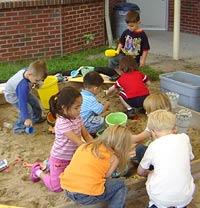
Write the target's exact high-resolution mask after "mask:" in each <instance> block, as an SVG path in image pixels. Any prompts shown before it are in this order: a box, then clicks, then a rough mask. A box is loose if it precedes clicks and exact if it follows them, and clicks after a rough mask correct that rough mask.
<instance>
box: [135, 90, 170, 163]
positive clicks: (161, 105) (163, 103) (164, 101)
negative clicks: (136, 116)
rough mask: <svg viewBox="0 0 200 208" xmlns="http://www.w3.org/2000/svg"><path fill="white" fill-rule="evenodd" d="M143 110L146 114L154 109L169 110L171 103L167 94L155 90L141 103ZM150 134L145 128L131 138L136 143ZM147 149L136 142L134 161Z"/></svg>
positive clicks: (138, 159)
mask: <svg viewBox="0 0 200 208" xmlns="http://www.w3.org/2000/svg"><path fill="white" fill-rule="evenodd" d="M143 107H144V110H145V111H146V114H147V115H148V114H150V113H151V112H154V111H156V110H160V109H163V110H167V111H171V110H172V108H171V103H170V100H169V98H168V96H167V95H166V94H165V93H163V92H156V93H152V94H150V95H149V96H148V97H146V99H145V100H144V103H143ZM151 136H152V134H151V131H149V129H148V128H146V129H145V130H144V131H143V132H141V133H140V134H136V135H133V136H132V137H133V139H134V141H135V142H136V143H142V142H143V141H144V140H145V139H148V138H150V137H151ZM146 149H147V146H145V145H143V144H138V145H137V147H136V158H135V160H134V161H135V162H140V161H141V159H142V157H143V155H144V153H145V151H146Z"/></svg>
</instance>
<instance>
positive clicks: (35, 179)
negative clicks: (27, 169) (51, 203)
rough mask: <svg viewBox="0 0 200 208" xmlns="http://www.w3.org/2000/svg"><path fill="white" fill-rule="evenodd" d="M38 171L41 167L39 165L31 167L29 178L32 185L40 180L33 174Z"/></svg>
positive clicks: (35, 164)
mask: <svg viewBox="0 0 200 208" xmlns="http://www.w3.org/2000/svg"><path fill="white" fill-rule="evenodd" d="M40 169H41V167H40V164H39V163H34V164H33V166H32V167H31V174H30V178H31V180H32V181H33V183H36V182H38V181H40V178H39V177H38V176H37V175H36V174H35V172H36V171H37V170H40Z"/></svg>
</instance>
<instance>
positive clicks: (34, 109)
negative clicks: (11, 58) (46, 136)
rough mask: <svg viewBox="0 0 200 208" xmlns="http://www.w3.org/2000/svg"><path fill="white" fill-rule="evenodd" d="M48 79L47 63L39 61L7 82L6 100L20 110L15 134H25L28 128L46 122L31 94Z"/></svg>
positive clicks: (34, 97) (15, 125) (36, 100)
mask: <svg viewBox="0 0 200 208" xmlns="http://www.w3.org/2000/svg"><path fill="white" fill-rule="evenodd" d="M46 77H47V66H46V63H45V62H44V61H42V60H38V61H35V62H33V63H31V64H30V65H29V67H28V68H24V69H21V70H20V71H18V72H17V73H16V74H15V75H13V76H12V77H11V78H10V79H9V80H8V81H7V83H6V86H5V90H4V96H5V99H6V101H7V102H8V103H10V104H12V105H13V106H15V107H16V108H17V109H18V110H19V118H18V119H17V121H16V122H15V124H14V128H13V132H14V133H23V132H25V128H26V127H30V126H32V125H33V124H34V123H40V122H42V121H44V120H45V119H44V118H42V109H41V107H40V104H39V102H38V99H37V98H36V96H34V95H33V94H32V93H31V88H32V87H34V85H38V84H40V82H41V81H42V80H44V79H45V78H46Z"/></svg>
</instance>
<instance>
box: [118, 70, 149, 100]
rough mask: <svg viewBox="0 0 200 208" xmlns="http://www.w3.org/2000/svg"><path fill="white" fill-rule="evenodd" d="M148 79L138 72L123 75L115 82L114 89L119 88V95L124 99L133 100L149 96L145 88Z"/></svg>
mask: <svg viewBox="0 0 200 208" xmlns="http://www.w3.org/2000/svg"><path fill="white" fill-rule="evenodd" d="M147 81H148V77H147V76H146V75H145V74H143V73H141V72H140V71H137V70H135V71H132V72H127V73H123V74H122V75H121V76H120V78H119V79H118V80H117V81H116V83H115V87H116V88H119V90H120V92H119V94H120V95H121V96H122V97H124V98H125V99H130V98H135V97H139V96H144V95H148V94H149V90H148V88H147V86H146V84H145V83H146V82H147Z"/></svg>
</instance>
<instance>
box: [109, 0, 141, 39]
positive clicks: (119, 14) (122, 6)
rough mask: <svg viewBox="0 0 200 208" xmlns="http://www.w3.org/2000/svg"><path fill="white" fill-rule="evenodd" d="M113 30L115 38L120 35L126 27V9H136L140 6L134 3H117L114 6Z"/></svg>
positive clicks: (138, 9)
mask: <svg viewBox="0 0 200 208" xmlns="http://www.w3.org/2000/svg"><path fill="white" fill-rule="evenodd" d="M113 9H114V19H113V21H114V24H113V25H114V31H115V38H119V37H121V35H122V33H123V31H124V30H126V29H127V24H126V22H125V19H126V14H127V13H128V11H138V12H140V8H139V7H138V6H137V5H136V4H132V3H119V4H117V5H116V6H115V7H114V8H113Z"/></svg>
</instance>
